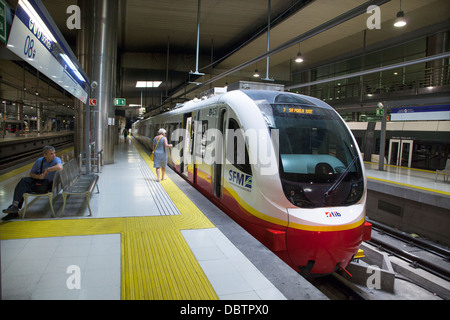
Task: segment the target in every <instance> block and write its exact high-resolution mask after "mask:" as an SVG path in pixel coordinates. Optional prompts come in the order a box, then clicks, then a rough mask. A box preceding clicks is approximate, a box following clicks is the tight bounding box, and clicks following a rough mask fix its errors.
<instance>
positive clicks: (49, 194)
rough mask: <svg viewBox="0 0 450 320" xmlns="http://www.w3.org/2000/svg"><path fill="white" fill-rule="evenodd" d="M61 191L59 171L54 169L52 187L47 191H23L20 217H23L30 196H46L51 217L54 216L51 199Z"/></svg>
mask: <svg viewBox="0 0 450 320" xmlns="http://www.w3.org/2000/svg"><path fill="white" fill-rule="evenodd" d="M60 191H61V177H60V175H59V171H56V173H55V177H54V178H53V184H52V189H51V190H50V191H49V192H47V193H34V192H29V193H24V194H23V200H24V205H25V206H24V208H23V210H22V219H23V218H25V214H26V212H27V207H28V200H29V199H30V198H37V197H48V202H49V203H50V209H51V210H52V214H53V218H55V217H56V215H55V210H54V209H53V199H55V198H56V196H57V195H58V194H59V192H60Z"/></svg>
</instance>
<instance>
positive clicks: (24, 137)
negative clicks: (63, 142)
mask: <svg viewBox="0 0 450 320" xmlns="http://www.w3.org/2000/svg"><path fill="white" fill-rule="evenodd" d="M73 134H74V133H73V131H58V132H53V131H52V132H42V133H39V132H31V133H22V134H20V135H18V136H16V135H14V134H8V135H6V136H4V137H3V136H0V147H1V145H2V144H4V143H8V144H9V143H11V142H24V141H28V140H29V141H33V140H40V139H42V138H49V137H58V136H65V135H73Z"/></svg>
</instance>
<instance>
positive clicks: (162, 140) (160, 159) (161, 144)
mask: <svg viewBox="0 0 450 320" xmlns="http://www.w3.org/2000/svg"><path fill="white" fill-rule="evenodd" d="M166 147H167V148H170V147H172V145H171V144H168V143H167V138H166V130H165V129H159V130H158V135H157V136H156V137H155V138H154V139H153V152H154V154H155V156H154V159H153V168H156V176H157V179H158V180H157V181H158V182H159V181H161V180H166V177H165V176H166V167H167V153H166ZM160 168H162V179H161V180H160V179H159V169H160Z"/></svg>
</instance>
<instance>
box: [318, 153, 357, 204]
mask: <svg viewBox="0 0 450 320" xmlns="http://www.w3.org/2000/svg"><path fill="white" fill-rule="evenodd" d="M357 159H358V155H356V156H354V157H353V160H352V162H350V164H349V165H348V166H347V168H345V170H344V172H343V173H342V174H341V176H340V177H339V179H337V180H336V182H335V183H333V185H332V186H331V187H330V188H329V189H328V190H327V191H326V192H325V193H324V195H325V196H329V195H330V194H331V193H332V192H334V190H336V189H337V187H338V186H339V185H340V184H341V182H342V181H343V180H344V178H345V176H346V175H347V173H348V172H349V171H350V168H351V167H352V166H353V164H354V163H355V162H356V160H357Z"/></svg>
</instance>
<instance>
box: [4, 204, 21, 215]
mask: <svg viewBox="0 0 450 320" xmlns="http://www.w3.org/2000/svg"><path fill="white" fill-rule="evenodd" d="M18 212H19V208H18V207H16V206H15V205H13V204H12V205H10V206H9V207H8V208H6V209H4V210H3V213H18Z"/></svg>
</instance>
